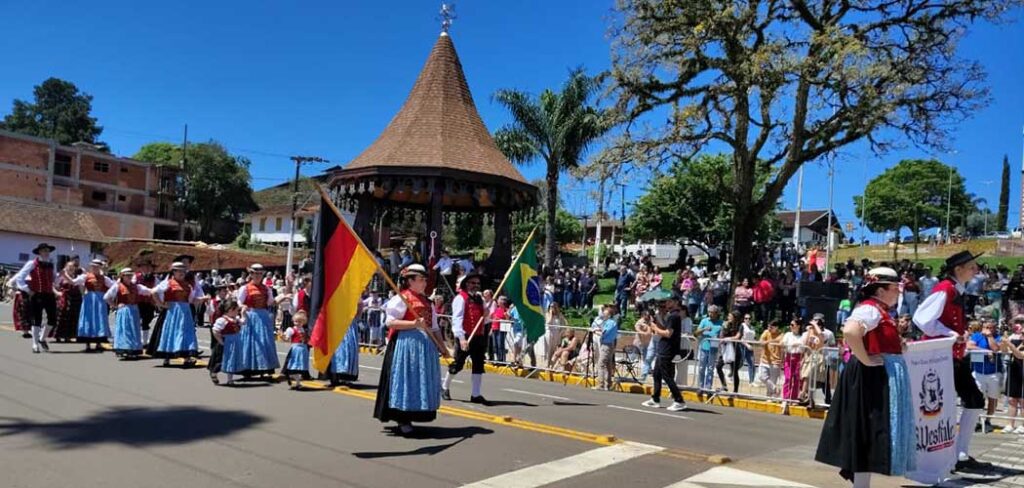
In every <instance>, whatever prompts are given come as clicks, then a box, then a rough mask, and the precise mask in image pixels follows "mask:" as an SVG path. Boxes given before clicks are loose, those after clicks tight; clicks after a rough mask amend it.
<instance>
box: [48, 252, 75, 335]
mask: <svg viewBox="0 0 1024 488" xmlns="http://www.w3.org/2000/svg"><path fill="white" fill-rule="evenodd" d="M78 266H79V264H78V258H77V257H75V258H72V259H71V260H70V261H68V262H67V263H65V264H64V269H63V270H62V271H61V272H60V275H59V276H58V277H57V289H58V290H59V291H60V298H59V299H58V300H57V327H56V328H55V329H54V330H53V337H54V339H56V341H57V342H73V341H74V340H75V338H76V336H77V335H78V316H79V314H81V313H82V289H81V288H80V287H78V286H76V285H75V278H77V277H78V274H79V273H80V272H81V270H80V269H79V267H78Z"/></svg>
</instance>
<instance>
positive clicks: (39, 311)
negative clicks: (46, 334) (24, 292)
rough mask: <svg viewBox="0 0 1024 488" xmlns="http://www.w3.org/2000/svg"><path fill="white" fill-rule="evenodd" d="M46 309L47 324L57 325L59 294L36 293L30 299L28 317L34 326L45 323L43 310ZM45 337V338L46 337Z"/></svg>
mask: <svg viewBox="0 0 1024 488" xmlns="http://www.w3.org/2000/svg"><path fill="white" fill-rule="evenodd" d="M44 310H45V311H46V325H48V326H50V327H55V326H56V325H57V296H56V295H54V294H53V293H35V294H33V295H32V296H31V297H29V299H28V317H29V320H30V323H29V324H30V325H31V326H32V327H41V326H42V325H43V311H44ZM44 339H45V338H44Z"/></svg>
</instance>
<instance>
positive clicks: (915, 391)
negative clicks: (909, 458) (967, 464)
mask: <svg viewBox="0 0 1024 488" xmlns="http://www.w3.org/2000/svg"><path fill="white" fill-rule="evenodd" d="M953 341H955V339H953V338H949V339H933V340H929V341H919V342H911V343H910V344H908V345H907V351H906V353H904V355H903V359H904V360H905V361H906V362H907V370H908V371H909V373H910V397H911V399H912V400H913V405H914V419H915V424H916V425H915V427H916V428H917V450H916V454H917V471H914V472H911V473H907V475H906V477H907V478H908V479H911V480H914V481H917V482H919V483H925V484H928V485H931V484H936V483H940V482H942V481H943V480H945V479H946V478H947V477H948V476H949V472H950V471H952V469H953V466H954V464H956V448H955V446H956V423H957V420H958V416H957V405H956V389H955V388H954V387H953ZM970 428H974V426H970Z"/></svg>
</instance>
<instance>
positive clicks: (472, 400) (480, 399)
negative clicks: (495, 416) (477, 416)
mask: <svg viewBox="0 0 1024 488" xmlns="http://www.w3.org/2000/svg"><path fill="white" fill-rule="evenodd" d="M469 403H479V404H481V405H484V406H487V405H489V403H487V399H486V398H484V397H483V396H475V397H469Z"/></svg>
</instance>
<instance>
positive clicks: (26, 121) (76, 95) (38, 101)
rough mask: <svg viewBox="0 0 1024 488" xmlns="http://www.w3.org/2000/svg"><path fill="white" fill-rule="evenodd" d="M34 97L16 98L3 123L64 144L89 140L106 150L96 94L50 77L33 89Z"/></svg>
mask: <svg viewBox="0 0 1024 488" xmlns="http://www.w3.org/2000/svg"><path fill="white" fill-rule="evenodd" d="M32 94H33V97H34V100H33V101H31V102H27V101H25V100H18V99H15V100H14V106H13V107H12V108H11V113H9V114H7V116H6V117H4V120H3V123H2V124H0V127H2V128H4V129H6V130H9V131H13V132H20V133H22V134H28V135H32V136H37V137H45V138H47V139H54V140H56V141H57V142H58V143H60V144H71V143H74V142H88V143H91V144H96V145H97V146H99V147H100V149H103V150H104V151H106V150H108V149H107V146H106V144H104V143H102V142H100V141H99V140H98V139H97V138H98V137H99V136H100V133H102V132H103V127H100V126H99V125H97V124H96V118H95V117H93V116H92V115H91V113H92V95H89V94H87V93H84V92H80V91H78V87H77V86H75V84H74V83H71V82H70V81H64V80H61V79H58V78H48V79H47V80H46V81H44V82H42V83H41V84H39V85H36V86H35V88H33V89H32Z"/></svg>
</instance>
